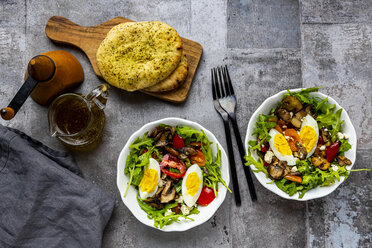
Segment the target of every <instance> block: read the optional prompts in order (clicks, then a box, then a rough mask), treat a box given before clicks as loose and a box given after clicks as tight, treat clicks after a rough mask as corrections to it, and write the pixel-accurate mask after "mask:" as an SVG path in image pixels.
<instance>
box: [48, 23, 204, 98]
mask: <svg viewBox="0 0 372 248" xmlns="http://www.w3.org/2000/svg"><path fill="white" fill-rule="evenodd" d="M123 22H133V21H132V20H129V19H127V18H124V17H115V18H113V19H111V20H109V21H107V22H104V23H102V24H100V25H97V26H93V27H85V26H80V25H77V24H76V23H73V22H72V21H70V20H69V19H67V18H64V17H62V16H53V17H52V18H50V19H49V20H48V22H47V24H46V27H45V33H46V35H47V36H48V38H49V39H51V40H52V41H54V42H56V43H63V44H68V45H73V46H76V47H77V48H79V49H81V50H82V51H83V52H84V53H85V54H86V55H87V57H88V58H89V61H90V63H91V65H92V67H93V70H94V73H95V74H96V75H97V76H98V77H100V78H102V75H101V73H100V72H99V69H98V66H97V61H96V52H97V49H98V47H99V45H100V44H101V42H102V41H103V39H104V38H105V37H106V34H107V33H108V31H110V29H111V28H112V27H114V26H116V25H118V24H119V23H123ZM182 44H183V49H184V53H185V54H186V57H187V60H188V63H189V73H188V75H187V78H186V81H185V82H184V83H183V84H182V85H181V86H180V87H179V88H177V89H175V90H172V91H169V92H164V93H148V92H144V93H146V94H149V95H152V96H155V97H158V98H160V99H163V100H166V101H170V102H175V103H181V102H184V101H185V100H186V98H187V94H188V93H189V90H190V86H191V83H192V80H193V78H194V75H195V71H196V68H197V67H198V64H199V61H200V57H201V55H202V52H203V48H202V46H201V45H200V44H199V43H197V42H195V41H192V40H188V39H185V38H182Z"/></svg>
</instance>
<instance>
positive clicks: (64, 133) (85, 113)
mask: <svg viewBox="0 0 372 248" xmlns="http://www.w3.org/2000/svg"><path fill="white" fill-rule="evenodd" d="M107 97H108V85H106V84H102V85H100V86H99V87H97V88H96V89H94V90H93V91H92V92H90V93H89V94H88V95H87V96H84V95H81V94H74V93H68V94H64V95H62V96H60V97H58V98H56V99H55V100H54V102H53V103H52V105H51V106H50V109H49V126H50V133H51V135H52V136H55V137H57V138H58V139H59V140H60V141H61V142H62V143H63V144H64V145H65V146H67V148H69V149H71V150H74V151H90V150H93V149H94V148H96V147H97V146H98V145H99V143H100V141H101V137H102V132H103V128H104V124H105V113H104V111H103V109H104V108H105V105H106V101H107Z"/></svg>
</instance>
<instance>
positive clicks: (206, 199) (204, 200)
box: [198, 186, 216, 206]
mask: <svg viewBox="0 0 372 248" xmlns="http://www.w3.org/2000/svg"><path fill="white" fill-rule="evenodd" d="M215 198H216V196H215V195H214V191H213V189H212V188H209V187H207V186H204V188H203V189H202V192H201V193H200V196H199V199H198V203H199V204H200V205H201V206H207V205H209V203H211V202H212V201H213V200H214V199H215Z"/></svg>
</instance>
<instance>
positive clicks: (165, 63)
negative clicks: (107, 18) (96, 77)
mask: <svg viewBox="0 0 372 248" xmlns="http://www.w3.org/2000/svg"><path fill="white" fill-rule="evenodd" d="M181 56H182V42H181V38H180V37H179V35H178V33H177V31H176V30H175V29H173V28H172V27H171V26H169V25H167V24H165V23H163V22H159V21H152V22H133V23H132V22H130V23H122V24H119V25H117V26H115V27H113V28H112V29H111V30H110V32H109V33H108V34H107V37H106V38H105V39H104V40H103V41H102V43H101V45H100V47H99V48H98V51H97V64H98V68H99V70H100V72H101V74H102V76H103V78H104V79H105V80H106V81H107V82H109V83H110V84H112V85H113V86H115V87H118V88H121V89H124V90H127V91H135V90H140V89H144V88H147V87H150V86H152V85H155V84H157V83H158V82H160V81H162V80H163V79H165V78H166V77H168V76H169V75H171V74H172V73H173V71H174V70H175V69H176V68H177V66H178V65H179V63H180V60H181Z"/></svg>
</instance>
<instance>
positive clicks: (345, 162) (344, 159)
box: [337, 155, 352, 166]
mask: <svg viewBox="0 0 372 248" xmlns="http://www.w3.org/2000/svg"><path fill="white" fill-rule="evenodd" d="M337 160H338V164H339V165H340V166H345V165H351V164H352V163H351V160H350V159H348V158H347V157H345V156H343V155H338V157H337Z"/></svg>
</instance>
